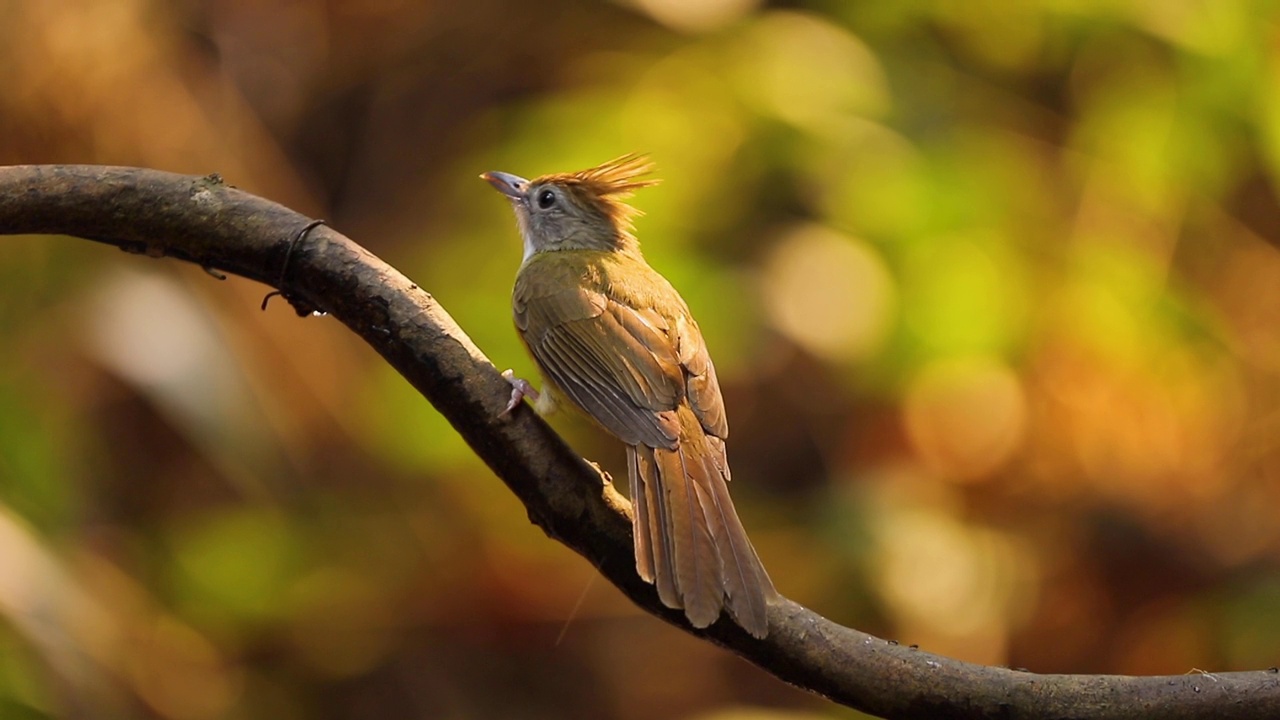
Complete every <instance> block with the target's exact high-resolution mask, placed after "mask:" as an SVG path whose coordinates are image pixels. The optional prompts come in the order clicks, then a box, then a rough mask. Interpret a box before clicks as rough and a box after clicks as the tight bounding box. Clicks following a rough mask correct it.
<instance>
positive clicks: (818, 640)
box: [0, 166, 1280, 720]
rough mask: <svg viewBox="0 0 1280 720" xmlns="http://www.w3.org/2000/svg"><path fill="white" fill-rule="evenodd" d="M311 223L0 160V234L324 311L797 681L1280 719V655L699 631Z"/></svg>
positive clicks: (371, 272)
mask: <svg viewBox="0 0 1280 720" xmlns="http://www.w3.org/2000/svg"><path fill="white" fill-rule="evenodd" d="M308 223H309V218H306V217H304V216H302V215H299V214H298V213H295V212H293V211H291V210H289V209H287V208H285V207H282V206H280V205H277V204H275V203H272V202H269V201H267V200H263V199H261V198H258V197H255V196H253V195H250V194H248V193H245V192H241V191H239V190H236V189H235V188H232V187H230V186H228V185H225V184H223V183H222V180H221V179H220V178H218V177H217V176H216V175H211V176H208V177H204V178H194V177H188V176H182V175H174V174H170V173H163V172H156V171H152V170H141V169H134V168H115V167H96V166H18V167H7V168H0V234H30V233H49V234H64V235H74V236H78V237H81V238H85V239H89V240H95V241H98V242H103V243H109V244H112V245H117V246H119V247H121V248H123V249H125V250H127V251H131V252H139V253H146V254H148V255H151V256H155V257H160V256H168V257H175V258H180V259H182V260H187V261H190V262H193V263H197V264H199V265H201V266H203V267H205V268H208V269H218V270H225V271H227V272H231V273H235V274H237V275H242V276H244V277H247V278H251V279H254V280H258V281H260V282H263V283H267V284H270V285H273V286H276V287H280V289H281V290H283V291H285V293H286V296H287V297H288V298H289V299H290V301H291V302H293V303H294V306H295V307H296V308H298V309H299V311H300V312H302V311H305V310H307V309H309V308H311V307H314V308H319V309H322V310H324V311H326V312H328V313H329V314H331V315H333V316H334V317H335V318H337V319H338V320H340V321H341V322H343V323H344V324H346V326H347V327H349V328H351V329H352V330H353V331H355V332H356V334H358V335H359V336H360V337H362V338H364V340H365V342H367V343H369V345H371V346H373V348H374V349H375V350H377V351H378V353H380V354H381V355H382V357H383V358H385V359H386V360H387V362H389V363H391V365H392V366H393V367H395V369H396V370H398V371H399V372H400V373H401V374H402V375H403V376H404V377H405V378H406V379H407V380H408V381H409V382H410V383H411V384H412V385H413V386H414V387H415V388H417V389H418V391H419V392H421V393H422V394H423V396H425V397H426V398H427V400H429V401H430V402H431V403H432V404H433V405H434V406H435V407H436V408H437V409H438V410H439V411H440V412H441V413H443V414H444V416H445V417H446V418H447V419H448V420H449V422H450V423H452V425H453V427H454V428H456V429H457V430H458V432H459V433H461V435H462V437H463V438H464V439H465V440H466V442H467V443H468V444H469V445H470V446H471V448H472V449H473V450H474V451H475V452H476V454H477V455H479V456H480V457H481V458H482V459H483V460H484V461H485V463H487V464H488V465H489V467H490V468H492V469H493V471H494V472H495V473H496V474H497V475H498V477H499V478H501V479H502V481H503V482H505V483H506V484H507V486H508V487H509V488H510V489H511V490H512V492H514V493H515V494H516V495H517V496H518V497H519V498H520V500H521V502H523V503H524V504H525V507H526V508H527V509H528V512H529V518H530V520H532V521H533V522H534V523H535V524H536V525H538V526H539V527H541V528H542V529H543V530H544V531H545V532H546V533H547V535H549V536H551V537H553V538H555V539H556V540H559V541H560V542H562V543H564V544H565V545H567V546H569V547H570V548H572V549H573V550H574V551H576V552H578V553H580V554H581V555H583V556H584V557H586V558H587V559H588V560H590V561H591V562H592V563H593V564H594V565H595V566H596V567H597V568H599V570H600V572H601V573H602V574H603V575H604V576H605V577H607V578H608V579H609V581H610V582H612V583H613V584H614V585H616V586H618V588H620V589H621V590H622V592H624V593H626V595H627V596H628V597H629V598H631V600H632V601H633V602H635V603H636V604H637V605H639V606H640V607H642V608H644V609H645V610H646V611H648V612H650V613H652V614H654V615H657V616H658V617H661V618H662V619H664V620H666V621H667V622H669V623H672V624H674V625H676V626H678V627H681V628H682V629H684V630H686V631H688V632H690V633H692V634H694V635H698V636H700V637H703V638H706V639H708V640H711V641H713V642H716V643H718V644H720V645H722V646H724V647H726V648H729V649H730V650H732V651H734V652H736V653H738V654H739V655H741V656H742V657H744V658H746V659H747V660H750V661H751V662H753V663H755V664H756V665H758V666H760V667H761V668H763V669H765V670H767V671H768V672H771V673H773V674H774V675H776V676H777V677H779V678H781V679H782V680H785V681H787V682H789V683H792V684H793V685H797V686H799V687H801V688H805V689H807V690H810V691H812V692H815V693H819V694H821V695H824V696H826V697H828V698H830V699H832V700H834V701H836V702H838V703H842V704H844V705H848V706H850V707H854V708H857V709H859V710H862V711H865V712H868V713H871V714H874V715H879V716H883V717H889V718H1033V717H1034V718H1098V719H1103V718H1106V719H1115V720H1120V719H1123V718H1151V717H1159V718H1166V719H1168V720H1183V719H1187V720H1189V719H1191V718H1225V717H1232V718H1274V717H1280V672H1277V670H1276V668H1271V669H1270V670H1265V671H1256V672H1233V673H1222V674H1215V675H1204V674H1193V675H1175V676H1168V677H1128V676H1115V675H1037V674H1034V673H1030V672H1019V671H1014V670H1009V669H1006V668H998V667H986V666H981V665H974V664H970V663H964V662H960V661H957V660H952V659H949V658H945V657H941V656H938V655H933V654H930V653H927V652H924V651H921V650H917V649H915V648H910V647H904V646H899V645H897V644H896V643H892V642H888V641H885V640H881V639H878V638H875V637H872V636H870V635H867V634H865V633H861V632H858V631H856V630H852V629H849V628H845V627H841V626H840V625H837V624H835V623H833V622H831V621H829V620H827V619H825V618H823V617H821V616H819V615H817V614H815V613H813V612H812V611H810V610H808V609H806V608H804V607H801V606H800V605H798V604H796V603H794V602H791V601H789V600H785V599H784V600H782V601H780V602H779V603H778V604H777V605H775V606H773V607H771V608H770V611H769V626H770V632H769V636H768V638H766V639H765V640H755V639H753V638H751V637H750V636H748V635H747V634H746V633H745V632H743V631H742V630H741V629H739V628H738V627H737V626H735V625H733V624H732V623H731V622H729V621H727V620H724V619H722V620H721V621H720V622H717V623H716V624H715V625H713V626H711V627H710V628H707V629H706V630H695V629H693V628H691V627H689V626H688V625H687V623H686V622H685V620H684V615H683V614H682V613H681V612H679V611H673V610H670V609H668V608H666V607H664V606H663V605H662V603H661V602H659V600H658V597H657V594H656V593H655V592H654V589H653V587H652V586H651V585H648V584H646V583H644V582H643V581H641V580H640V579H639V577H637V576H636V573H635V561H634V558H633V556H632V552H633V545H632V542H631V535H630V532H631V523H630V520H629V518H628V516H627V512H628V510H627V509H626V501H625V500H624V499H622V498H621V497H620V496H619V495H618V494H617V493H615V492H614V491H613V489H612V486H610V485H609V484H608V483H607V482H606V481H605V480H604V479H603V478H602V477H601V475H600V473H599V472H598V471H596V470H595V469H594V468H592V467H591V466H590V465H589V464H588V463H586V462H585V461H584V460H582V458H580V457H579V456H578V455H576V454H575V453H574V452H573V451H572V450H571V449H570V448H569V447H568V446H566V445H565V444H564V442H562V441H561V440H560V438H559V437H557V436H556V435H555V433H553V432H552V431H551V429H550V428H548V426H547V425H546V424H544V423H543V422H542V421H541V419H539V418H538V417H536V416H535V415H534V414H533V413H531V412H517V413H515V414H514V415H513V416H512V417H510V418H508V419H504V420H500V419H499V418H498V414H499V412H500V411H501V410H502V408H503V406H504V404H505V402H506V400H507V398H508V396H509V386H508V385H507V383H506V381H504V380H503V379H502V378H501V377H500V376H499V374H498V372H497V371H496V369H495V368H494V366H493V365H492V363H490V362H489V361H488V360H487V359H486V358H485V357H484V355H483V354H482V353H481V352H480V350H479V349H477V348H476V346H475V345H474V344H473V343H472V342H471V340H470V339H469V338H468V337H467V336H466V334H465V333H463V332H462V330H461V329H460V328H459V327H458V326H457V324H455V323H454V321H453V319H452V318H450V317H449V315H448V314H447V313H446V312H445V311H444V309H443V308H441V307H440V305H439V304H437V303H436V301H435V300H434V299H433V298H432V297H431V295H429V294H428V293H427V292H425V291H423V290H422V289H420V288H419V287H418V286H417V285H414V284H413V283H412V282H410V281H409V280H408V278H406V277H405V276H403V275H401V274H400V273H399V272H397V271H396V270H395V269H393V268H391V267H390V266H388V265H387V264H386V263H384V262H382V261H381V260H379V259H378V258H376V257H374V256H373V255H372V254H370V253H369V252H368V251H366V250H365V249H363V248H361V247H360V246H359V245H356V244H355V243H354V242H352V241H351V240H349V239H347V238H346V237H344V236H343V235H341V234H339V233H338V232H336V231H334V230H332V229H330V228H328V227H324V226H321V227H316V228H314V229H313V230H312V231H311V232H309V233H305V234H304V235H301V236H300V232H301V231H302V230H303V229H304V228H305V227H306V226H307V225H308ZM295 238H300V239H299V240H298V241H297V242H296V243H295V242H293V241H294V239H295ZM291 246H292V248H291ZM286 260H287V261H288V262H287V267H286ZM282 285H283V287H281V286H282Z"/></svg>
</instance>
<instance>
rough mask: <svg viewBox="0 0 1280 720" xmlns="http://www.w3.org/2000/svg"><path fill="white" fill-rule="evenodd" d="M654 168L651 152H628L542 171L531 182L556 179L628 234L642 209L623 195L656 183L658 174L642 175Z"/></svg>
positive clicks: (559, 183) (550, 181)
mask: <svg viewBox="0 0 1280 720" xmlns="http://www.w3.org/2000/svg"><path fill="white" fill-rule="evenodd" d="M653 170H654V164H653V162H652V161H651V160H650V159H649V156H647V155H644V154H642V153H627V154H626V155H621V156H619V157H616V158H614V159H612V160H609V161H607V162H604V163H601V164H599V165H597V166H595V167H593V168H588V169H586V170H578V171H577V172H568V173H555V174H553V175H543V176H542V177H539V178H536V179H535V180H533V181H532V183H531V184H539V183H555V184H557V185H561V186H563V187H565V188H566V189H568V190H570V191H571V192H573V193H574V194H576V195H578V196H579V197H582V198H584V199H586V200H588V201H590V202H594V203H595V204H597V206H599V207H600V209H601V210H603V211H604V213H605V215H606V216H607V217H609V219H610V220H611V221H613V222H614V223H615V224H616V225H617V227H618V228H619V230H621V231H622V232H623V233H625V234H627V235H628V236H629V234H630V231H631V221H632V219H633V218H635V217H636V216H638V215H640V214H641V212H640V211H639V210H637V209H635V208H633V207H631V206H630V205H628V204H627V203H625V202H623V198H627V197H630V196H631V195H632V194H633V193H634V192H635V191H636V190H639V189H640V188H646V187H652V186H653V185H657V184H658V183H659V180H658V179H657V178H644V177H642V176H644V175H647V174H648V173H650V172H653Z"/></svg>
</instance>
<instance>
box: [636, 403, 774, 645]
mask: <svg viewBox="0 0 1280 720" xmlns="http://www.w3.org/2000/svg"><path fill="white" fill-rule="evenodd" d="M678 412H679V413H680V420H681V432H680V443H679V445H678V446H677V447H676V448H675V449H674V450H668V449H665V448H651V447H647V446H645V445H638V446H631V447H628V448H627V463H628V471H629V472H628V474H629V476H630V480H631V501H632V505H633V507H634V516H633V518H634V533H635V543H636V570H637V571H638V572H639V573H640V577H642V578H644V579H645V580H646V581H648V582H651V583H653V584H654V585H655V586H657V590H658V597H659V598H661V599H662V602H663V604H665V605H666V606H667V607H672V608H684V611H685V615H686V616H688V618H689V622H690V623H691V624H692V625H693V626H694V627H699V628H702V627H707V626H708V625H710V624H711V623H713V622H715V620H716V618H717V617H719V616H720V611H721V609H723V608H727V609H728V610H729V614H730V615H731V616H732V617H733V619H734V621H735V622H737V623H738V625H740V626H741V627H742V628H743V629H744V630H746V631H747V632H748V633H750V634H751V635H753V636H755V637H758V638H763V637H764V636H765V635H766V634H767V633H768V621H767V618H766V612H767V607H766V601H767V600H768V599H770V598H773V597H775V596H776V595H777V591H776V590H774V588H773V582H772V581H770V580H769V575H768V574H767V573H766V572H765V569H764V566H763V565H761V564H760V558H759V557H758V556H757V555H756V551H755V548H753V547H752V546H751V541H750V540H748V539H747V533H746V530H745V529H743V527H742V521H741V520H739V519H738V513H737V512H736V511H735V510H734V508H733V502H732V501H731V500H730V499H729V486H728V481H729V464H728V462H727V460H726V457H725V448H724V441H723V440H721V439H720V438H717V437H712V436H709V435H707V434H706V432H705V431H704V430H703V429H702V426H701V424H699V423H698V421H697V419H696V418H695V417H694V415H693V412H692V411H690V410H689V409H688V408H680V409H679V411H678Z"/></svg>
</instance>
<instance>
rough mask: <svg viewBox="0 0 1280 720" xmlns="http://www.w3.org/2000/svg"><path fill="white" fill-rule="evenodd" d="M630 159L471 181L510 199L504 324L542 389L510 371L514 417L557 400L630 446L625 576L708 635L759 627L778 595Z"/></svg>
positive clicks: (646, 166) (710, 379)
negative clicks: (631, 547) (517, 244)
mask: <svg viewBox="0 0 1280 720" xmlns="http://www.w3.org/2000/svg"><path fill="white" fill-rule="evenodd" d="M651 170H652V165H651V164H650V163H649V161H648V160H647V159H646V158H645V157H643V156H640V155H624V156H622V157H619V158H616V159H614V160H610V161H609V162H606V163H604V164H603V165H600V166H598V167H594V168H591V169H589V170H582V171H579V172H572V173H559V174H553V175H543V176H542V177H538V178H535V179H533V180H525V179H524V178H521V177H517V176H515V175H511V174H508V173H502V172H489V173H485V174H483V175H481V176H480V177H481V178H483V179H484V180H487V181H488V182H489V183H490V184H492V185H493V187H495V188H496V189H497V190H498V191H499V192H501V193H503V194H504V195H506V196H507V198H508V199H509V200H510V201H511V205H512V207H513V208H514V210H515V214H516V223H517V224H518V225H519V227H520V235H521V236H522V237H523V240H524V262H523V263H522V264H521V265H520V271H519V273H518V274H517V275H516V283H515V290H514V291H513V294H512V305H513V308H514V311H515V324H516V328H517V330H518V331H519V333H520V338H521V340H523V341H524V344H525V346H526V347H528V348H529V352H530V353H531V354H532V355H533V358H534V360H535V361H536V362H537V364H538V367H539V369H540V370H541V371H542V374H543V376H544V378H545V380H546V387H545V388H544V390H543V392H542V393H541V394H539V393H537V392H536V391H534V389H533V388H532V386H530V385H529V383H527V382H525V381H524V380H520V379H517V378H514V377H513V376H512V375H511V371H510V370H508V371H507V372H506V373H504V376H506V377H507V379H508V380H509V381H510V382H511V383H512V386H513V389H512V395H511V402H510V404H508V406H507V410H506V412H511V411H512V410H513V409H514V408H515V407H517V406H518V404H519V403H520V401H521V399H522V398H524V397H525V396H528V397H530V398H531V399H534V400H535V401H536V402H535V405H534V408H535V410H537V411H538V412H540V413H544V412H546V411H548V410H549V409H551V408H553V407H555V405H556V404H558V403H562V402H565V401H567V403H568V404H569V405H571V406H574V407H577V408H578V409H579V410H581V411H583V412H585V413H586V414H587V415H588V416H590V417H591V418H592V419H593V420H595V422H596V423H597V424H599V425H600V426H601V427H603V428H604V429H605V430H606V431H608V432H609V433H610V434H612V435H614V436H615V437H617V438H618V439H619V440H621V441H622V442H624V443H626V444H627V471H628V472H627V475H628V478H629V480H630V487H631V501H632V506H633V515H632V517H633V523H634V524H633V528H634V534H635V553H636V571H637V572H638V573H639V574H640V577H642V578H643V579H644V580H645V581H647V582H650V583H654V584H655V585H656V587H657V590H658V596H659V598H661V600H662V602H663V603H664V604H665V605H666V606H667V607H671V608H683V609H684V611H685V615H686V616H687V617H688V618H689V622H690V624H692V625H693V626H694V627H699V628H702V627H707V626H708V625H710V624H711V623H713V622H715V620H716V618H718V617H719V616H720V612H721V610H722V609H726V608H727V609H728V611H729V615H730V616H732V617H733V619H734V621H735V622H737V623H738V625H739V626H741V627H742V628H743V629H744V630H746V631H747V632H748V633H750V634H752V635H754V636H755V637H758V638H762V637H765V635H766V634H767V633H768V622H767V619H766V609H767V608H766V604H767V602H768V601H769V600H770V599H771V598H774V597H776V596H777V592H776V591H775V590H774V588H773V583H772V582H771V581H770V580H769V576H768V574H766V573H765V569H764V566H763V565H761V564H760V559H759V557H758V556H757V555H756V551H755V548H753V547H752V546H751V542H750V541H749V540H748V539H747V534H746V531H745V530H744V529H743V527H742V522H741V521H740V520H739V519H738V514H737V512H736V511H735V510H734V507H733V503H732V501H730V499H729V487H728V482H729V464H728V461H727V459H726V457H725V439H726V438H728V436H729V426H728V423H727V422H726V421H725V412H724V403H723V400H722V399H721V396H720V386H719V384H718V383H717V381H716V370H715V366H713V365H712V364H711V357H710V356H709V355H708V354H707V347H706V345H705V344H704V343H703V340H702V333H701V332H700V331H699V330H698V324H697V323H696V322H694V320H693V317H692V316H691V315H690V314H689V308H688V307H687V306H686V305H685V303H684V300H683V299H682V298H681V297H680V295H679V293H677V292H676V291H675V288H673V287H671V284H670V283H669V282H667V280H666V278H664V277H662V276H661V275H659V274H658V273H657V272H656V271H655V270H653V268H651V267H649V265H648V263H646V262H645V260H644V257H643V256H642V255H641V254H640V245H639V243H638V242H637V241H636V238H635V235H634V234H633V226H632V219H633V218H634V217H635V216H636V215H637V214H638V211H637V210H635V209H634V208H632V207H631V206H630V205H628V204H626V203H625V202H624V200H625V198H627V197H629V196H630V195H631V194H632V193H633V192H634V191H635V190H637V189H638V188H643V187H648V186H650V185H654V184H656V181H655V180H649V179H644V178H643V176H644V175H646V174H647V173H649V172H650V171H651Z"/></svg>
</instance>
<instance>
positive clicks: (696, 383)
mask: <svg viewBox="0 0 1280 720" xmlns="http://www.w3.org/2000/svg"><path fill="white" fill-rule="evenodd" d="M674 326H675V338H676V342H675V345H676V357H677V359H678V360H679V361H680V365H681V367H683V368H684V372H685V375H686V379H685V392H686V394H687V395H688V397H689V405H690V406H692V407H693V414H694V415H695V416H696V417H697V418H698V422H699V423H701V424H702V429H703V430H706V431H707V434H708V435H713V436H715V437H718V438H720V439H721V440H728V439H729V422H728V420H726V419H725V414H724V398H723V397H721V396H720V381H719V380H717V379H716V366H715V365H714V364H712V362H711V355H710V353H708V352H707V344H706V343H705V342H704V341H703V340H702V332H701V331H700V330H698V323H696V322H694V320H693V318H692V317H690V316H689V314H688V312H687V311H686V312H684V313H681V314H679V315H677V316H676V319H675V322H674Z"/></svg>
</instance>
